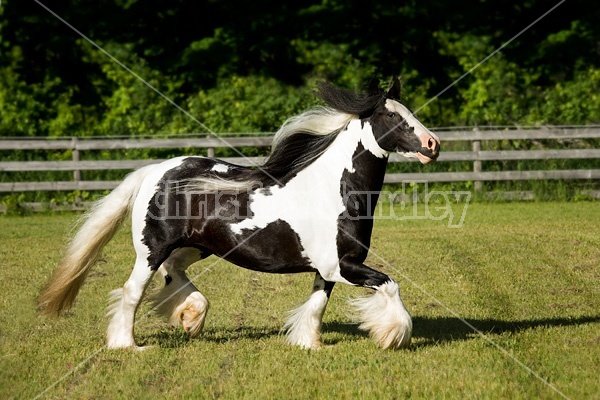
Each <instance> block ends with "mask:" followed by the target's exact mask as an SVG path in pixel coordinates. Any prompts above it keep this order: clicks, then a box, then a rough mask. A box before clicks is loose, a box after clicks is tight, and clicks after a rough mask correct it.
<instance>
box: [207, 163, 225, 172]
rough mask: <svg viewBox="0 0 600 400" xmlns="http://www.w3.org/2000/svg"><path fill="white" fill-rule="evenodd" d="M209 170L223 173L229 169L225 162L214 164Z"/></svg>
mask: <svg viewBox="0 0 600 400" xmlns="http://www.w3.org/2000/svg"><path fill="white" fill-rule="evenodd" d="M210 170H211V171H214V172H223V173H225V172H227V171H229V167H228V166H227V165H225V164H215V165H214V166H213V167H212V168H211V169H210Z"/></svg>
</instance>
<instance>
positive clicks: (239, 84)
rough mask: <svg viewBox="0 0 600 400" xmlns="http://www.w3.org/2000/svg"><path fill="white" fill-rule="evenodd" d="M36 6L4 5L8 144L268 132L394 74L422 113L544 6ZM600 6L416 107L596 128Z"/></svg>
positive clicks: (462, 116) (545, 24) (2, 128)
mask: <svg viewBox="0 0 600 400" xmlns="http://www.w3.org/2000/svg"><path fill="white" fill-rule="evenodd" d="M42 3H43V4H44V5H45V6H47V7H48V8H49V9H50V10H52V12H54V13H56V15H58V16H59V17H60V18H63V19H64V20H65V21H67V22H68V23H69V24H71V25H72V26H73V27H74V28H76V29H78V30H79V31H80V32H81V33H83V34H84V35H86V36H87V37H89V38H90V39H91V40H92V41H93V42H94V43H96V44H97V45H98V46H100V47H101V48H102V49H104V50H105V51H106V52H108V53H110V54H111V55H112V56H114V57H115V58H116V59H117V60H119V61H120V62H122V63H123V64H124V65H126V66H127V67H129V68H131V70H133V71H135V73H136V74H138V75H139V76H140V77H142V78H143V79H144V80H146V81H147V82H149V83H150V84H151V85H153V86H154V87H155V88H156V89H158V90H159V91H160V92H161V93H163V94H164V95H165V96H167V97H168V98H170V99H172V100H173V101H174V102H175V103H177V104H179V105H180V106H181V107H182V108H183V109H185V110H187V111H188V112H189V113H190V114H191V115H193V116H194V117H195V118H196V119H197V120H198V121H200V122H201V123H202V124H203V125H200V124H198V123H197V122H196V121H194V120H193V119H192V118H189V117H188V116H186V115H185V114H183V113H182V112H181V111H180V110H178V109H177V108H175V107H174V106H173V105H171V104H170V103H169V102H167V101H166V100H164V99H163V98H161V97H160V96H159V95H158V94H157V93H155V92H154V91H153V90H152V89H150V88H148V87H147V86H146V85H145V84H143V83H142V82H141V81H140V80H138V79H137V78H136V77H135V76H134V75H132V74H131V73H130V72H128V71H126V70H125V69H123V68H122V67H121V66H120V65H118V64H117V63H115V62H114V61H113V60H112V59H111V58H109V57H108V56H107V55H106V54H104V53H103V52H101V51H99V50H98V48H96V47H94V45H92V44H91V43H90V42H88V41H87V40H86V39H84V38H82V37H81V36H80V35H78V34H77V33H76V32H75V31H74V30H72V29H71V28H69V27H68V26H67V25H65V24H64V23H63V22H62V21H60V20H59V19H58V18H57V17H56V16H54V15H52V14H51V13H50V12H49V11H48V10H46V9H45V8H44V7H42V6H41V5H40V4H38V3H37V2H34V1H29V0H27V1H25V0H23V1H21V0H4V1H3V2H2V5H1V6H0V40H1V41H0V48H1V51H0V115H1V118H0V135H1V136H5V137H6V136H72V135H87V136H94V135H95V136H110V135H120V136H134V135H148V134H176V133H190V132H200V131H202V132H204V131H206V128H208V129H210V130H212V131H215V132H242V131H243V132H258V131H273V130H275V129H277V127H278V126H279V125H280V124H281V122H282V121H283V120H285V119H286V118H287V117H289V116H291V115H294V114H296V113H298V112H300V111H302V110H303V109H305V108H307V107H309V106H311V105H313V104H314V102H315V100H314V97H313V94H312V88H313V87H314V82H315V81H316V80H318V79H328V80H331V81H333V82H335V83H337V84H339V85H342V86H346V87H349V88H358V87H360V85H361V84H363V83H364V82H365V81H367V80H368V79H370V78H372V77H375V78H380V79H382V81H384V80H386V79H389V77H391V76H394V75H399V76H401V77H402V79H403V82H404V102H405V103H406V104H407V105H409V106H410V107H412V108H413V109H419V108H420V107H421V106H422V105H423V104H425V103H426V102H427V101H428V99H430V98H431V97H432V96H434V95H436V94H437V93H439V92H440V91H441V90H443V89H444V88H445V87H446V86H447V85H449V84H450V83H451V82H452V81H453V80H455V79H456V78H458V77H460V76H461V75H462V74H463V73H464V72H465V71H468V70H469V69H471V68H472V67H474V66H475V65H477V64H478V63H479V62H480V61H481V60H483V59H484V58H485V57H486V56H488V55H489V54H490V53H491V52H493V51H494V50H495V49H496V48H498V47H499V46H500V45H502V44H503V43H505V42H506V41H508V40H509V39H511V38H512V37H513V36H514V35H516V34H517V33H519V32H520V31H521V30H523V29H524V28H525V27H526V26H528V25H529V24H530V23H532V22H533V21H535V20H536V19H537V18H539V17H540V16H541V15H543V14H544V13H545V12H546V11H548V10H549V9H550V8H552V7H553V6H554V5H555V4H556V3H555V2H553V1H542V0H533V1H524V2H506V1H500V0H488V1H485V0H482V1H451V2H449V1H445V0H444V1H442V0H439V1H421V2H415V1H410V2H398V1H390V0H384V1H376V2H364V1H355V0H343V1H342V0H322V1H306V0H300V1H293V2H292V1H290V2H270V1H260V0H259V1H252V2H249V1H240V0H235V1H189V0H173V1H169V2H161V1H138V0H95V1H89V0H72V1H56V0H52V1H50V0H49V1H42ZM599 10H600V8H599V7H598V6H597V5H596V4H595V2H593V1H589V0H588V1H585V0H568V1H566V2H565V3H564V4H561V5H560V6H558V7H557V8H556V10H554V11H553V12H551V13H549V14H548V15H547V16H546V17H544V18H542V19H541V20H540V21H539V22H538V23H536V24H535V25H534V26H532V27H531V28H530V29H528V30H526V31H525V32H523V33H522V34H521V35H520V36H519V37H518V38H516V39H515V40H514V41H513V42H511V43H510V44H509V45H508V46H507V47H506V48H504V49H503V50H502V51H501V52H499V53H498V54H496V55H494V56H493V57H491V58H490V59H489V60H487V61H486V62H485V63H483V64H482V65H481V66H479V67H478V68H476V69H475V70H474V71H473V73H472V74H471V75H469V76H467V77H465V78H464V79H463V80H462V81H460V82H459V83H458V84H457V85H456V86H454V87H452V88H451V89H449V90H448V91H446V92H445V93H443V95H442V96H441V97H440V98H439V99H437V100H435V101H433V102H431V103H430V104H429V105H428V106H427V107H425V108H423V109H420V110H419V113H418V114H419V117H420V119H421V120H422V121H423V122H424V123H425V124H427V125H429V126H457V125H461V126H462V125H540V124H561V125H562V124H585V123H598V122H600V24H598V21H600V11H599Z"/></svg>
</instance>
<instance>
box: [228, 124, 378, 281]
mask: <svg viewBox="0 0 600 400" xmlns="http://www.w3.org/2000/svg"><path fill="white" fill-rule="evenodd" d="M365 127H368V128H367V129H363V128H362V125H361V121H358V120H357V121H353V122H352V123H350V124H349V125H348V128H347V130H344V131H342V132H340V133H339V134H338V137H337V138H336V139H335V140H334V142H333V143H332V144H331V146H330V147H329V149H327V151H326V152H325V153H324V154H323V155H322V156H321V157H319V158H318V159H317V160H315V161H314V162H313V163H312V164H311V165H309V166H308V167H307V168H305V169H304V170H302V171H300V172H299V173H298V175H296V176H295V177H294V178H292V179H291V180H290V181H289V182H288V183H287V184H286V185H285V186H283V187H279V186H272V187H270V188H268V190H267V189H259V190H257V191H256V192H254V193H253V194H251V196H250V200H251V203H250V210H251V211H252V213H253V216H252V218H248V219H245V220H243V221H241V222H239V223H237V224H233V225H230V229H231V231H232V232H233V233H235V234H241V233H242V232H243V231H244V230H255V229H264V228H265V227H267V225H269V224H270V223H273V222H275V221H277V220H282V221H284V222H287V223H288V224H289V225H290V227H291V228H292V229H293V230H294V232H296V234H297V235H298V237H299V238H300V242H301V244H302V247H303V248H304V252H303V254H302V255H303V256H304V257H307V258H308V259H309V260H310V261H311V264H312V266H313V267H314V268H316V269H317V270H318V271H319V273H320V274H321V276H322V277H323V278H324V279H325V280H327V281H333V282H342V283H347V284H351V283H350V282H348V281H347V280H346V279H344V278H343V277H342V276H341V274H340V268H339V257H338V252H337V235H338V216H339V215H340V214H341V213H343V212H344V211H346V208H345V206H344V202H343V199H342V195H341V193H340V185H341V180H342V175H343V173H344V171H349V172H351V173H353V172H354V166H353V159H352V157H353V156H354V154H355V152H356V149H357V147H358V144H359V143H363V146H364V147H366V148H367V149H368V150H369V151H371V152H373V153H374V154H376V155H378V156H381V154H382V150H381V149H380V148H379V146H377V145H376V142H375V139H374V137H373V134H372V130H371V127H370V125H368V124H365ZM369 137H371V138H372V139H369ZM374 143H375V144H374Z"/></svg>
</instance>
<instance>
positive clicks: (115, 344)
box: [107, 253, 154, 348]
mask: <svg viewBox="0 0 600 400" xmlns="http://www.w3.org/2000/svg"><path fill="white" fill-rule="evenodd" d="M152 275H154V270H153V269H152V268H150V266H149V265H148V261H147V258H146V256H145V253H143V254H140V253H138V256H137V260H136V262H135V266H134V267H133V271H132V272H131V275H130V276H129V279H128V280H127V282H125V285H124V286H123V288H122V289H116V290H113V291H112V292H111V297H112V301H113V304H112V305H111V306H110V308H109V312H108V315H109V316H112V318H111V320H110V323H109V325H108V332H107V347H108V348H120V347H136V344H135V340H134V338H133V326H134V318H135V312H136V311H137V308H138V306H139V304H140V302H141V300H142V296H143V295H144V291H145V290H146V287H147V286H148V283H149V282H150V279H151V278H152Z"/></svg>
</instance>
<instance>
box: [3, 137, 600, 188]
mask: <svg viewBox="0 0 600 400" xmlns="http://www.w3.org/2000/svg"><path fill="white" fill-rule="evenodd" d="M438 135H439V136H440V138H441V140H442V143H444V142H456V141H462V142H470V143H471V145H470V148H471V151H444V148H443V147H442V153H441V155H440V158H439V160H438V161H439V162H458V161H461V162H464V161H467V162H472V163H473V168H472V171H467V172H431V173H402V174H398V173H388V174H386V176H385V182H386V183H401V182H410V181H428V182H459V181H473V182H475V189H478V188H480V187H481V182H484V181H505V180H511V181H514V180H547V179H600V169H569V170H538V171H484V170H483V168H482V162H484V161H502V160H548V159H599V158H600V149H598V148H581V149H576V148H575V149H574V148H569V149H559V150H551V149H543V148H542V149H539V150H510V151H496V150H482V143H483V144H486V143H487V142H490V141H504V140H523V141H527V140H529V141H539V140H558V141H565V142H571V143H575V144H576V143H578V141H579V140H580V139H600V127H596V126H594V127H579V128H539V129H527V130H523V129H520V130H482V131H480V130H477V129H474V130H457V131H440V132H438ZM271 140H272V136H266V135H263V136H258V137H226V138H190V137H183V138H174V139H93V138H89V139H88V138H86V139H83V138H69V139H56V140H50V139H7V140H0V151H5V150H21V151H27V150H45V151H48V150H72V154H73V157H72V160H71V161H0V171H5V172H17V171H19V172H23V171H72V172H73V179H72V180H70V181H45V182H1V183H0V192H23V191H72V190H106V189H113V188H114V187H116V185H118V183H119V181H86V180H82V177H81V171H89V170H128V169H131V170H133V169H136V168H139V167H142V166H144V165H148V164H152V163H156V162H158V161H161V160H93V161H87V160H82V159H81V158H82V157H81V153H82V152H84V151H88V150H117V149H167V148H196V149H199V151H198V154H204V155H208V156H212V155H214V149H215V148H220V147H232V148H236V149H237V148H240V147H267V146H270V145H271ZM442 146H443V144H442ZM486 147H487V146H486ZM553 147H555V146H553ZM570 147H573V146H572V145H571V146H570ZM580 147H581V146H580ZM223 159H224V160H226V161H228V162H232V163H235V164H240V165H245V166H252V165H260V163H261V162H262V161H263V159H262V158H257V157H242V156H240V157H234V158H223ZM407 161H411V160H408V159H406V158H404V157H402V156H400V155H398V154H392V155H391V156H390V162H392V163H395V162H407Z"/></svg>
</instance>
